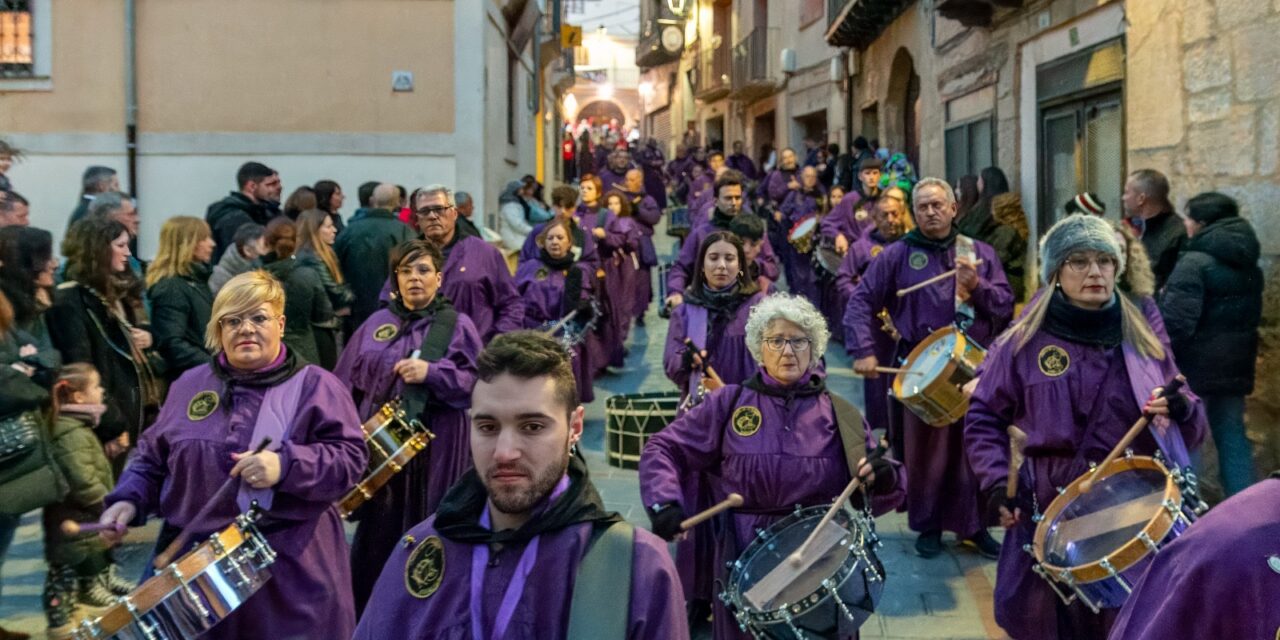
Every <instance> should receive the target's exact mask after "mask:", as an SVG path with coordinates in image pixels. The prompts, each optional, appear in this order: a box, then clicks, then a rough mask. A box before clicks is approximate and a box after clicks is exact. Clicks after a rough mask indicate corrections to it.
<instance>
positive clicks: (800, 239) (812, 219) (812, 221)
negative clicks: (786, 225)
mask: <svg viewBox="0 0 1280 640" xmlns="http://www.w3.org/2000/svg"><path fill="white" fill-rule="evenodd" d="M817 233H818V217H817V216H815V215H813V214H809V215H807V216H805V217H803V218H801V219H800V220H799V221H798V222H796V223H795V224H794V225H792V226H791V231H789V232H788V233H787V242H790V243H791V245H792V246H794V247H795V248H796V251H798V252H800V253H809V252H810V251H812V250H813V238H814V237H815V236H816V235H817Z"/></svg>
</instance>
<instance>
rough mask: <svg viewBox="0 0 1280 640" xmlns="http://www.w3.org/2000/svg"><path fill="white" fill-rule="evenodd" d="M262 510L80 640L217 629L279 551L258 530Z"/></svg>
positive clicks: (92, 623) (110, 612) (82, 632)
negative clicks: (257, 524) (259, 515)
mask: <svg viewBox="0 0 1280 640" xmlns="http://www.w3.org/2000/svg"><path fill="white" fill-rule="evenodd" d="M257 518H258V513H257V511H256V510H252V509H251V510H250V511H249V512H247V513H244V514H241V515H240V516H238V517H237V518H236V521H235V522H234V523H233V524H232V525H231V526H229V527H227V528H226V529H223V530H222V531H219V532H217V533H215V534H213V535H212V536H209V539H208V540H206V541H205V542H203V543H201V544H200V545H199V546H197V547H196V548H194V549H192V550H191V551H190V552H188V553H187V554H186V555H184V556H182V557H181V558H178V559H177V560H176V561H175V562H174V563H173V564H170V565H169V566H168V567H165V569H164V570H162V571H160V572H159V573H157V574H156V575H154V576H152V577H151V579H149V580H147V581H146V582H144V583H142V584H141V585H140V586H139V587H138V588H137V589H134V590H133V591H132V592H130V593H129V595H127V596H124V597H123V598H120V601H119V603H117V604H115V605H112V606H111V608H109V609H107V611H106V612H105V613H103V614H102V616H101V617H99V618H97V619H96V620H85V621H84V622H81V623H80V626H79V627H77V628H76V629H75V631H73V632H72V638H75V640H101V639H104V638H112V639H116V640H135V639H136V640H143V639H145V640H186V639H189V638H195V637H196V636H198V635H200V634H203V633H204V632H206V631H208V630H209V629H212V628H213V626H214V625H216V624H218V623H219V622H221V621H222V620H223V619H224V618H226V617H227V616H228V615H230V614H231V612H232V611H234V610H235V609H236V608H237V607H239V606H240V605H242V604H244V602H245V601H246V600H248V599H249V598H250V596H252V595H253V594H254V593H257V591H258V590H259V589H261V588H262V585H263V584H265V583H266V582H267V580H268V579H269V578H270V577H271V571H270V570H269V569H268V567H270V566H271V563H273V562H275V559H276V554H275V551H273V550H272V549H271V545H269V544H267V539H266V538H265V537H263V535H262V534H261V533H259V532H258V530H257V528H256V527H255V526H254V524H253V523H254V521H256V520H257Z"/></svg>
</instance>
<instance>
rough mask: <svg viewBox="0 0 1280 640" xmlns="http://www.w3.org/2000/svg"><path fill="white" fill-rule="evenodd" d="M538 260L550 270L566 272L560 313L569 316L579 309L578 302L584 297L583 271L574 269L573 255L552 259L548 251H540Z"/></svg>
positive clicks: (568, 254)
mask: <svg viewBox="0 0 1280 640" xmlns="http://www.w3.org/2000/svg"><path fill="white" fill-rule="evenodd" d="M538 259H539V260H541V261H542V264H544V265H546V266H547V268H548V269H551V270H553V271H563V272H564V297H563V298H561V300H560V313H561V314H567V313H569V311H570V310H572V309H577V308H578V300H579V299H580V298H581V297H582V270H581V269H578V268H575V267H574V264H575V262H574V260H573V254H572V253H566V254H564V257H562V258H552V257H551V254H549V253H547V250H546V249H539V250H538Z"/></svg>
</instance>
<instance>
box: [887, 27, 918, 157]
mask: <svg viewBox="0 0 1280 640" xmlns="http://www.w3.org/2000/svg"><path fill="white" fill-rule="evenodd" d="M884 119H885V123H884V124H885V127H884V139H882V140H881V144H882V145H883V146H885V147H888V149H889V151H890V153H892V152H895V151H901V152H903V153H905V154H907V158H908V159H909V160H911V162H912V164H914V165H915V166H917V167H918V166H920V76H919V75H918V74H916V70H915V63H914V62H913V61H912V60H911V54H910V53H908V52H907V50H906V49H905V48H903V49H898V53H896V54H895V55H894V56H893V65H892V66H891V68H890V71H889V92H888V96H887V99H886V101H885V108H884Z"/></svg>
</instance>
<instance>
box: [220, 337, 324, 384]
mask: <svg viewBox="0 0 1280 640" xmlns="http://www.w3.org/2000/svg"><path fill="white" fill-rule="evenodd" d="M280 348H281V349H284V350H285V353H284V362H282V363H280V364H279V365H277V366H275V367H272V368H270V369H267V370H265V371H245V370H243V369H237V368H235V367H230V366H227V365H226V364H224V363H223V358H222V356H218V357H215V358H214V359H213V362H212V366H213V375H215V376H217V378H218V379H219V380H222V381H223V383H224V384H226V385H227V386H232V385H234V386H243V387H273V386H275V385H277V384H280V383H281V382H284V381H285V380H288V379H289V378H291V377H293V374H295V373H297V372H298V371H301V370H302V368H303V367H305V366H307V363H306V361H305V360H300V359H299V358H298V356H297V354H295V353H294V352H293V350H292V349H289V348H288V347H285V346H284V345H283V344H282V345H280Z"/></svg>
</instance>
